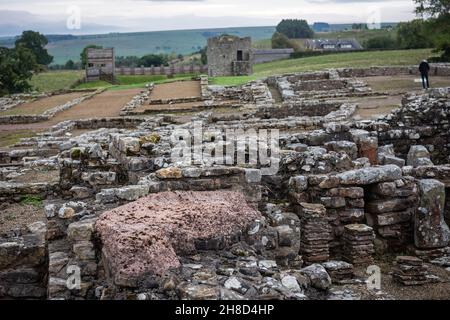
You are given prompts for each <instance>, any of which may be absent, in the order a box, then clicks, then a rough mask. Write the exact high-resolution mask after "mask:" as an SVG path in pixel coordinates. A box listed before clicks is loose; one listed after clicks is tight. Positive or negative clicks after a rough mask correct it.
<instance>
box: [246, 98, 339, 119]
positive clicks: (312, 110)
mask: <svg viewBox="0 0 450 320" xmlns="http://www.w3.org/2000/svg"><path fill="white" fill-rule="evenodd" d="M341 105H342V104H341V103H339V102H319V101H314V100H308V101H305V102H301V101H299V102H298V103H295V102H292V103H291V102H285V103H282V104H281V106H263V107H260V108H258V110H257V111H256V113H255V115H256V116H257V117H259V118H262V119H269V118H278V119H281V118H288V117H305V116H306V117H316V116H326V115H328V114H330V113H331V112H334V111H338V110H339V108H340V107H341Z"/></svg>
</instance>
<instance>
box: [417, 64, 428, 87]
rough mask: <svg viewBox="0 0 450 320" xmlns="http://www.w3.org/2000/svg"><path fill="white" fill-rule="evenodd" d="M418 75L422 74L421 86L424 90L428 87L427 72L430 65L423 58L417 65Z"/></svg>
mask: <svg viewBox="0 0 450 320" xmlns="http://www.w3.org/2000/svg"><path fill="white" fill-rule="evenodd" d="M419 71H420V75H421V76H422V86H423V88H424V89H425V90H427V89H428V88H430V81H429V79H428V73H429V72H430V65H429V64H428V61H427V60H423V61H422V62H421V63H420V65H419Z"/></svg>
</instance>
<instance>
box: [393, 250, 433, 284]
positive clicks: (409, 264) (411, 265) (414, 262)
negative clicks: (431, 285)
mask: <svg viewBox="0 0 450 320" xmlns="http://www.w3.org/2000/svg"><path fill="white" fill-rule="evenodd" d="M427 275H428V272H427V268H426V266H425V265H424V263H423V261H422V260H421V259H419V258H416V257H407V256H399V257H397V258H396V263H395V267H394V270H393V275H392V276H393V278H394V279H395V280H396V281H398V282H399V283H401V284H402V285H404V286H417V285H423V284H426V283H428V282H429V279H428V278H427Z"/></svg>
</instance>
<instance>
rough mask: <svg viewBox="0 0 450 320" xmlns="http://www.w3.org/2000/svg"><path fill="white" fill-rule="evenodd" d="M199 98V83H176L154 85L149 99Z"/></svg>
mask: <svg viewBox="0 0 450 320" xmlns="http://www.w3.org/2000/svg"><path fill="white" fill-rule="evenodd" d="M200 96H201V90H200V82H199V81H177V82H171V83H163V84H158V85H156V86H155V88H154V89H153V91H152V94H151V96H150V99H151V100H159V99H181V98H190V97H200Z"/></svg>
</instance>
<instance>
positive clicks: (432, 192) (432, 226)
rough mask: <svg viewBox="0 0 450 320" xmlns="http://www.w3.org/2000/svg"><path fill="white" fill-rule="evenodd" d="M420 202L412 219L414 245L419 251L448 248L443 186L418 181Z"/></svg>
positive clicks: (435, 182)
mask: <svg viewBox="0 0 450 320" xmlns="http://www.w3.org/2000/svg"><path fill="white" fill-rule="evenodd" d="M419 193H420V202H419V207H418V208H417V210H416V213H415V217H414V243H415V245H416V247H417V248H419V249H436V248H443V247H446V246H448V244H449V239H450V230H449V228H448V226H447V224H446V223H445V221H444V206H445V185H444V184H443V183H441V182H439V181H437V180H433V179H425V180H420V181H419Z"/></svg>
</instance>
